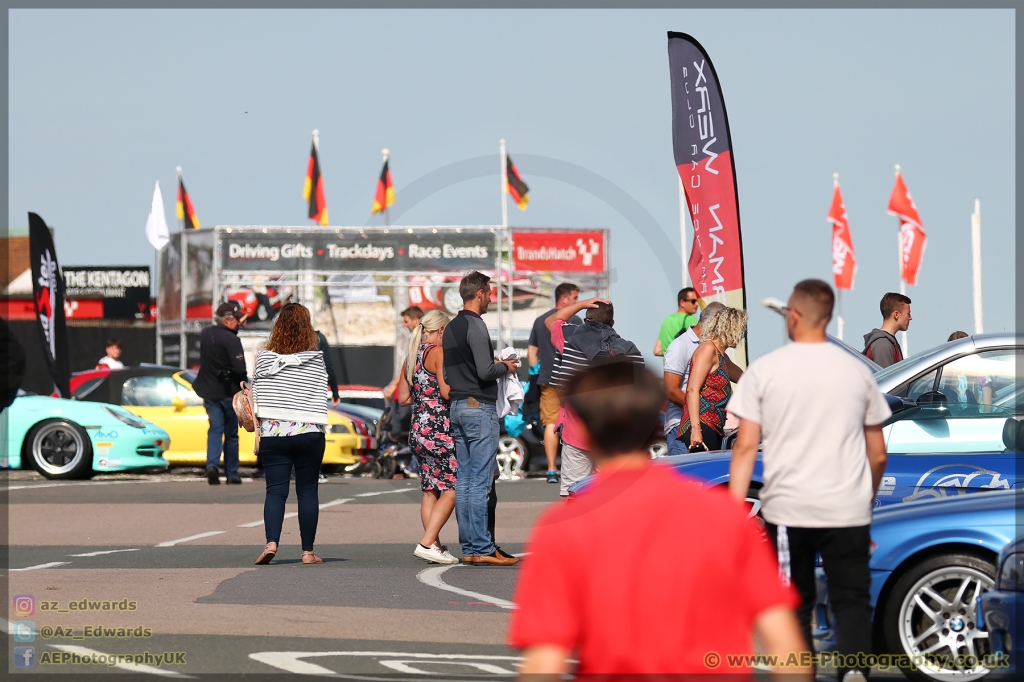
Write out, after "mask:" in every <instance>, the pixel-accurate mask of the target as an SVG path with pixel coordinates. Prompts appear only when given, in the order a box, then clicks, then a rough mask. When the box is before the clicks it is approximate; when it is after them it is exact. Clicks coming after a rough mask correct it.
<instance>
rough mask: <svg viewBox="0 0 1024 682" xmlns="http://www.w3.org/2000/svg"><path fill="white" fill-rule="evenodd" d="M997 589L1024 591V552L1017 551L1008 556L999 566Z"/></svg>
mask: <svg viewBox="0 0 1024 682" xmlns="http://www.w3.org/2000/svg"><path fill="white" fill-rule="evenodd" d="M996 589H997V590H1000V591H1008V592H1022V591H1024V553H1021V552H1015V553H1013V554H1011V555H1010V556H1008V557H1006V560H1005V561H1003V565H1002V566H1000V567H999V576H998V577H997V578H996Z"/></svg>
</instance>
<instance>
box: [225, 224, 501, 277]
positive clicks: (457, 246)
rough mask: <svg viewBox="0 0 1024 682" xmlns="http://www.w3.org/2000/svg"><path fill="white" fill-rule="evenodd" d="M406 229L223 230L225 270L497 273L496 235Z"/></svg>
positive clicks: (481, 232)
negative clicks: (402, 230)
mask: <svg viewBox="0 0 1024 682" xmlns="http://www.w3.org/2000/svg"><path fill="white" fill-rule="evenodd" d="M400 229H401V228H398V229H395V230H391V231H389V232H388V233H384V232H381V231H373V232H371V231H369V230H367V231H366V232H349V231H345V232H343V231H340V230H338V231H335V230H330V229H326V230H317V231H316V232H302V233H291V234H290V233H282V232H273V233H269V232H268V233H263V232H253V231H236V230H232V231H231V232H227V231H223V232H221V234H220V241H221V268H222V269H224V270H267V271H274V272H278V271H289V270H321V271H324V270H338V271H343V270H344V271H349V270H365V271H378V272H379V271H411V272H463V271H466V270H493V269H494V232H492V231H490V230H486V231H469V230H463V231H462V232H454V231H444V232H436V233H434V232H414V233H411V234H410V233H403V232H401V231H400Z"/></svg>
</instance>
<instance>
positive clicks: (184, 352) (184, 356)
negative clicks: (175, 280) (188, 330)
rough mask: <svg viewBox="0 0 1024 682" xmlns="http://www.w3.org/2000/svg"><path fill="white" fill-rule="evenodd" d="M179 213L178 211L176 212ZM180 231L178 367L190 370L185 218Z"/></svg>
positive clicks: (179, 184)
mask: <svg viewBox="0 0 1024 682" xmlns="http://www.w3.org/2000/svg"><path fill="white" fill-rule="evenodd" d="M175 170H177V171H178V192H179V193H181V166H178V167H177V168H176V169H175ZM181 201H182V208H183V211H182V213H185V212H187V211H188V206H186V205H185V204H184V202H185V197H184V196H182V197H181ZM175 213H177V211H175ZM178 230H179V231H180V233H181V243H180V244H179V247H180V249H179V253H178V260H179V261H180V265H181V272H180V274H179V277H180V279H181V283H180V286H179V287H178V288H179V289H180V290H181V310H180V315H179V323H180V324H179V328H178V366H179V367H181V368H182V369H187V368H188V364H187V362H188V349H187V348H186V346H185V344H186V342H187V339H186V338H185V319H186V317H187V306H188V295H187V294H186V293H185V280H186V279H187V278H188V263H187V262H186V256H187V253H188V246H187V239H186V237H185V218H184V217H180V218H178Z"/></svg>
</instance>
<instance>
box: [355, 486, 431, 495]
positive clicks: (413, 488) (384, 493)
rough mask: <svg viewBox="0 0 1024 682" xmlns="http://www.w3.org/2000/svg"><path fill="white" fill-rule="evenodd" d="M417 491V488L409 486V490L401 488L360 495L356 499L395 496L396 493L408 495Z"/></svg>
mask: <svg viewBox="0 0 1024 682" xmlns="http://www.w3.org/2000/svg"><path fill="white" fill-rule="evenodd" d="M413 490H416V488H415V487H413V486H409V487H408V488H401V489H399V490H377V491H375V492H372V493H359V494H358V495H356V497H374V496H375V495H394V494H395V493H408V492H411V491H413Z"/></svg>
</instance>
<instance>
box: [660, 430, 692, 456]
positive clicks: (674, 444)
mask: <svg viewBox="0 0 1024 682" xmlns="http://www.w3.org/2000/svg"><path fill="white" fill-rule="evenodd" d="M665 443H666V444H667V445H668V454H670V455H685V454H688V453H689V452H690V444H689V443H684V442H683V441H681V440H679V424H676V425H675V426H673V427H672V430H671V431H669V432H668V435H666V436H665Z"/></svg>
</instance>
